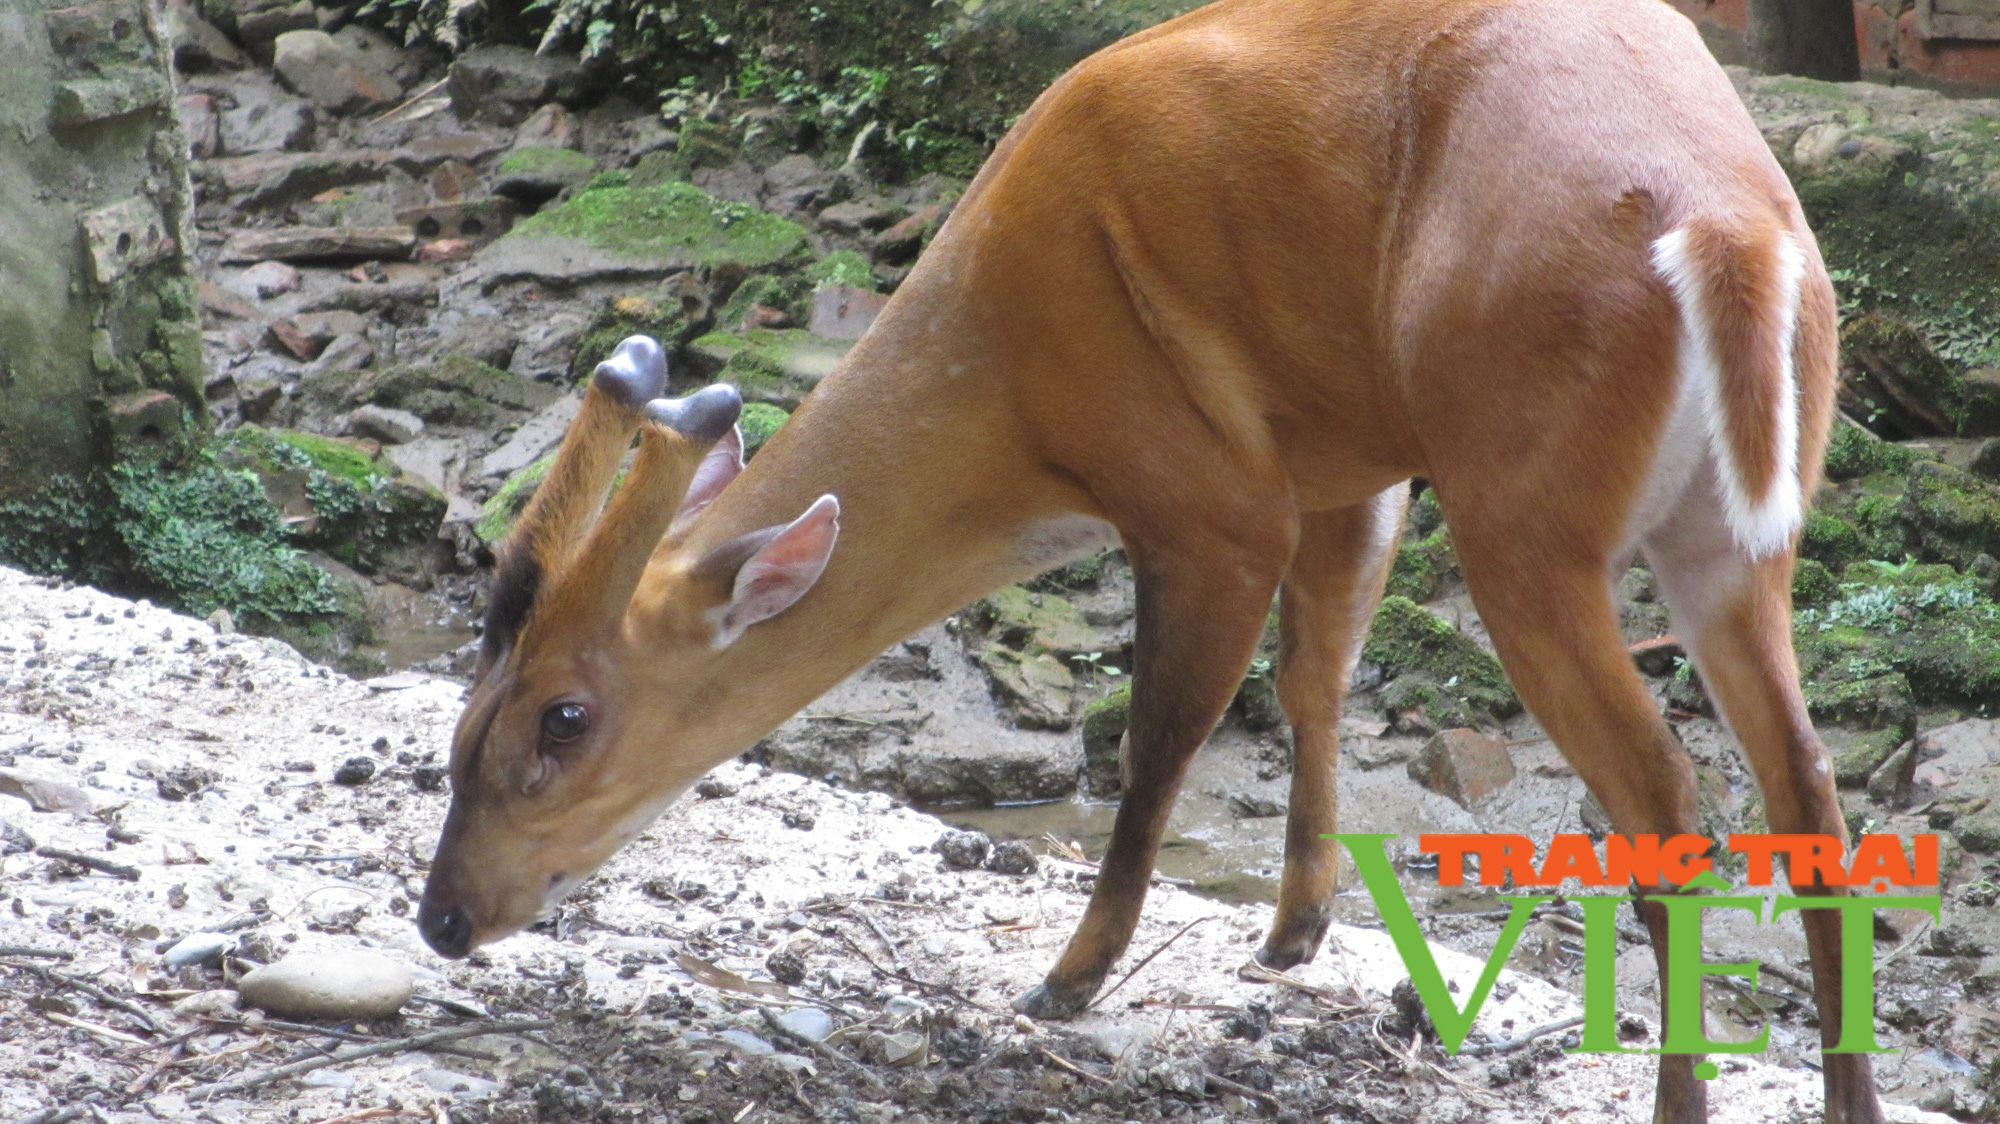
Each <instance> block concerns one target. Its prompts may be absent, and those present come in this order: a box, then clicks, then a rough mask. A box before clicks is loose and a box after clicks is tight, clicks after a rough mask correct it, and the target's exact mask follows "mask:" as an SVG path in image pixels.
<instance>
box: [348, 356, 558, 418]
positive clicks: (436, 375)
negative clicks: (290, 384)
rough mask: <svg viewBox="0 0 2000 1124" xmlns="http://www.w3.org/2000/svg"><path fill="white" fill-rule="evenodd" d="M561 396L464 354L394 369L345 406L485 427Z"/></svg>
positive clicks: (351, 393)
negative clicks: (390, 410) (367, 404)
mask: <svg viewBox="0 0 2000 1124" xmlns="http://www.w3.org/2000/svg"><path fill="white" fill-rule="evenodd" d="M556 394H557V391H556V389H555V388H554V387H552V386H549V385H548V384H546V383H538V382H530V381H528V380H527V379H524V378H520V377H519V376H516V375H512V374H509V373H508V372H506V371H503V370H501V369H499V368H498V367H494V366H492V365H490V364H486V363H482V362H480V361H479V360H477V359H474V358H472V357H470V356H468V355H465V354H463V353H461V352H456V351H454V352H452V353H450V354H448V355H446V356H445V357H444V358H442V359H439V360H437V361H436V362H434V363H430V364H427V365H423V366H408V367H390V368H387V369H385V370H382V371H379V372H377V373H375V374H371V375H369V376H367V377H365V378H363V379H361V380H359V381H357V382H356V383H354V384H353V386H352V387H351V388H350V389H349V390H348V391H347V394H346V398H345V404H346V405H347V406H348V407H349V408H352V407H354V406H359V405H361V404H362V403H364V402H372V403H374V404H375V405H377V406H388V407H391V408H393V409H397V410H408V411H409V412H411V413H413V414H415V415H417V416H418V417H420V418H422V419H424V420H425V421H427V422H429V423H431V424H433V425H456V426H466V427H484V426H491V425H498V424H500V423H502V422H505V421H508V420H510V419H511V418H513V417H515V416H517V415H519V414H523V413H528V412H530V411H533V410H539V409H541V408H542V407H543V406H546V405H548V404H549V403H550V402H553V401H554V400H555V398H556Z"/></svg>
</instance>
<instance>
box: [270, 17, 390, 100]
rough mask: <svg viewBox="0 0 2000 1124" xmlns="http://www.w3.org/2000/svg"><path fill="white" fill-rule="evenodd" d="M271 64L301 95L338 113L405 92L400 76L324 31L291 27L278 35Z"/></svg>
mask: <svg viewBox="0 0 2000 1124" xmlns="http://www.w3.org/2000/svg"><path fill="white" fill-rule="evenodd" d="M271 65H272V68H273V69H275V70H276V71H277V72H278V77H279V78H281V79H283V80H284V82H285V84H286V85H287V86H290V87H291V88H292V89H293V90H295V91H297V92H298V93H299V95H300V96H302V97H304V98H307V99H308V100H310V101H311V102H312V103H313V104H314V105H317V106H319V107H320V108H321V109H326V110H331V111H332V112H334V113H349V112H353V111H355V110H361V109H367V108H369V107H371V106H377V105H383V104H386V103H388V102H392V101H394V100H396V99H397V98H399V97H401V96H402V93H403V89H402V87H401V86H400V85H399V84H398V83H397V82H396V80H395V79H394V78H393V77H391V76H390V75H388V74H386V73H383V72H382V71H379V70H377V69H376V68H375V67H374V65H373V64H372V60H369V59H366V58H364V57H362V56H361V54H360V53H359V52H356V51H352V50H349V49H348V48H347V46H346V45H344V44H342V43H341V42H340V41H339V40H337V39H335V38H334V37H333V36H331V35H328V34H327V33H326V32H324V31H288V32H286V33H284V34H283V35H280V36H278V38H277V42H276V50H275V53H274V54H273V56H272V60H271Z"/></svg>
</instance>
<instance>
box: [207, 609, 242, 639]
mask: <svg viewBox="0 0 2000 1124" xmlns="http://www.w3.org/2000/svg"><path fill="white" fill-rule="evenodd" d="M208 627H210V628H212V629H214V630H215V634H216V635H217V636H233V635H235V633H236V621H235V620H234V619H233V618H232V617H230V615H229V610H227V609H217V610H216V611H214V612H213V613H210V614H209V615H208Z"/></svg>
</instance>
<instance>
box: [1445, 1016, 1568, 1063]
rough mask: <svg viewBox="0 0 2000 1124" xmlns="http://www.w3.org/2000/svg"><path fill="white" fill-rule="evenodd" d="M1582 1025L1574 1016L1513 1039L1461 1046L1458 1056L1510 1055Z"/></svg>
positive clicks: (1536, 1028) (1526, 1032) (1539, 1027)
mask: <svg viewBox="0 0 2000 1124" xmlns="http://www.w3.org/2000/svg"><path fill="white" fill-rule="evenodd" d="M1582 1025H1583V1016H1582V1015H1574V1016H1571V1017H1570V1018H1567V1019H1560V1020H1557V1021H1556V1022H1552V1023H1547V1024H1545V1025H1543V1026H1538V1027H1535V1028H1534V1029H1533V1030H1529V1031H1525V1032H1523V1033H1521V1034H1518V1035H1516V1036H1514V1037H1513V1038H1503V1039H1501V1040H1500V1041H1498V1042H1480V1043H1477V1044H1475V1045H1472V1046H1462V1047H1460V1048H1459V1051H1458V1056H1459V1057H1461V1058H1481V1057H1485V1056H1486V1055H1488V1054H1511V1053H1513V1052H1514V1051H1515V1050H1518V1049H1520V1048H1521V1047H1523V1046H1526V1045H1527V1044H1528V1043H1530V1042H1533V1041H1534V1040H1535V1039H1537V1038H1542V1037H1545V1036H1547V1035H1551V1034H1554V1033H1556V1032H1557V1031H1563V1030H1568V1029H1569V1028H1571V1027H1573V1026H1582Z"/></svg>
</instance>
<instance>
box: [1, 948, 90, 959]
mask: <svg viewBox="0 0 2000 1124" xmlns="http://www.w3.org/2000/svg"><path fill="white" fill-rule="evenodd" d="M0 956H27V957H32V958H35V959H40V960H75V959H76V953H74V952H64V951H63V950H62V949H59V948H30V947H28V946H27V945H22V944H0Z"/></svg>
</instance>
